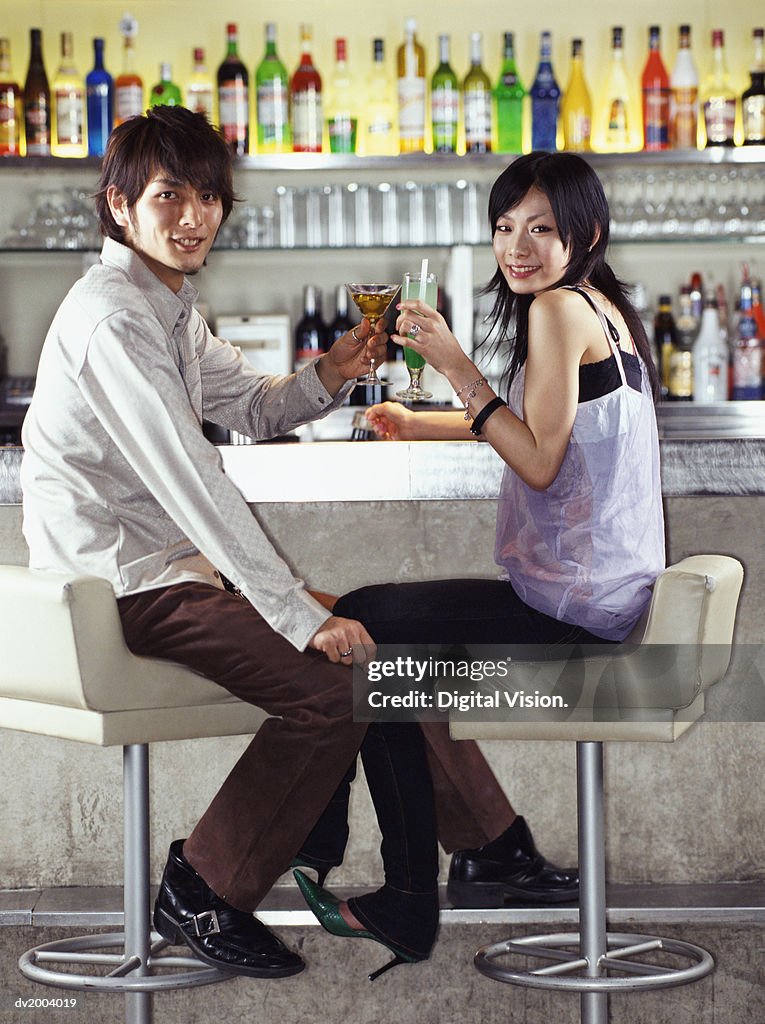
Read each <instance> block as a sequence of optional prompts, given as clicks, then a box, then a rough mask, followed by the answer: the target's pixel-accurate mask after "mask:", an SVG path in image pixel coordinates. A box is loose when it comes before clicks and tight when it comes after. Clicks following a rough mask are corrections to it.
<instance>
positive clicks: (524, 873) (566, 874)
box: [446, 815, 579, 908]
mask: <svg viewBox="0 0 765 1024" xmlns="http://www.w3.org/2000/svg"><path fill="white" fill-rule="evenodd" d="M446 895H447V897H448V899H449V902H450V903H451V904H452V906H454V907H481V908H483V907H502V906H504V905H505V904H506V903H507V902H512V901H518V902H524V903H566V902H568V901H570V900H575V899H577V898H578V896H579V871H578V869H577V868H558V867H556V866H555V865H554V864H551V863H550V862H549V861H548V860H545V858H544V857H543V856H542V854H541V853H540V852H539V850H537V848H536V845H535V843H534V838H533V836H532V835H531V831H530V830H529V826H528V825H527V824H526V822H525V821H524V819H523V818H522V817H520V815H519V816H518V817H517V818H516V819H515V821H514V822H513V824H512V825H511V826H510V828H508V829H507V830H506V831H505V832H503V833H502V835H501V836H499V837H498V838H497V839H495V840H493V842H491V843H487V844H486V846H481V847H480V848H479V849H477V850H457V851H456V852H455V853H453V854H452V862H451V866H450V868H449V881H448V883H447V887H446Z"/></svg>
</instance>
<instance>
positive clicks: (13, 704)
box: [0, 566, 266, 1024]
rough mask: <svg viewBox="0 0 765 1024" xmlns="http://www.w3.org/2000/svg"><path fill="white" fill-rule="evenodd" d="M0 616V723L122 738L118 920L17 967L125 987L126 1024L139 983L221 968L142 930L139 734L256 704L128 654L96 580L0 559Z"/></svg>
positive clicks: (184, 728) (196, 728)
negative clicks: (174, 951) (119, 924)
mask: <svg viewBox="0 0 765 1024" xmlns="http://www.w3.org/2000/svg"><path fill="white" fill-rule="evenodd" d="M0 622H2V623H3V645H2V648H3V650H2V655H3V656H2V663H1V665H0V727H2V728H4V729H17V730H21V731H22V732H30V733H37V734H39V735H44V736H56V737H61V738H64V739H70V740H78V741H79V742H81V743H91V744H95V745H97V746H102V747H111V746H121V747H122V748H123V791H124V911H125V916H124V932H120V933H109V934H102V935H91V936H79V937H76V938H67V939H63V940H59V941H56V942H49V943H46V944H45V945H41V946H37V947H35V948H33V949H30V950H28V951H27V952H26V953H24V954H23V956H22V957H21V959H20V961H19V967H20V969H21V972H22V973H23V974H24V975H25V976H26V977H28V978H31V979H32V980H33V981H37V982H42V983H43V984H46V985H55V986H59V987H61V988H66V989H78V990H84V991H101V992H122V993H125V1020H126V1022H127V1024H150V1022H151V1019H152V1005H151V993H153V992H157V991H161V990H163V989H177V988H187V987H190V986H197V985H207V984H210V983H212V982H218V981H224V980H228V979H229V978H231V977H233V975H231V974H228V973H224V972H223V971H220V970H217V969H216V968H213V967H209V966H207V965H205V964H203V963H201V961H199V960H197V959H196V958H195V957H193V956H190V955H187V956H172V955H166V954H165V953H164V951H165V950H166V948H167V947H168V945H169V943H167V942H166V941H165V940H164V939H162V938H161V936H159V935H158V934H157V933H156V932H152V929H151V914H150V900H151V897H150V883H149V842H150V837H149V744H150V743H153V742H157V741H160V740H181V739H196V738H198V737H203V736H237V735H242V734H249V733H254V732H256V731H257V729H258V728H259V726H260V725H261V723H262V722H263V721H264V719H265V717H266V715H265V714H264V712H262V711H261V710H260V709H259V708H256V707H253V706H252V705H249V704H246V703H244V702H242V701H240V700H238V699H237V698H236V697H233V696H232V695H231V694H229V693H228V692H227V691H226V690H224V689H223V687H220V686H216V685H215V684H214V683H211V682H210V681H209V680H207V679H205V678H204V677H202V676H200V675H198V674H197V673H195V672H192V671H190V670H188V669H186V668H183V667H182V666H180V665H175V664H173V663H171V662H168V661H160V660H157V659H152V658H138V657H136V656H135V655H133V654H131V653H130V652H129V650H128V649H127V647H126V645H125V641H124V638H123V633H122V627H121V624H120V619H119V613H118V611H117V603H116V600H115V597H114V592H113V590H112V587H111V585H110V584H109V583H108V582H107V581H106V580H102V579H98V578H96V577H93V576H78V577H75V576H66V575H61V574H58V573H51V572H40V571H35V570H31V569H26V568H21V567H18V566H0ZM115 949H116V950H117V951H116V952H113V950H115ZM106 951H109V952H106ZM67 965H69V966H68V969H66V968H67ZM82 965H89V966H90V967H92V965H97V966H98V967H99V968H101V969H104V970H105V972H106V973H101V974H94V973H92V972H89V973H81V972H80V971H79V970H78V968H81V966H82ZM62 967H63V968H65V969H60V968H62Z"/></svg>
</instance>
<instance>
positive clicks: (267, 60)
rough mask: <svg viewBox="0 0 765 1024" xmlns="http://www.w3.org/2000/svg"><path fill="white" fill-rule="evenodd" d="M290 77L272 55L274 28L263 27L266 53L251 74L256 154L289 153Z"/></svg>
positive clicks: (282, 65)
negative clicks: (254, 110)
mask: <svg viewBox="0 0 765 1024" xmlns="http://www.w3.org/2000/svg"><path fill="white" fill-rule="evenodd" d="M289 97H290V76H289V75H288V74H287V69H286V68H285V66H284V64H282V62H281V60H280V59H279V56H278V54H277V52H276V25H275V24H274V23H273V22H268V24H267V25H266V52H265V54H264V56H263V60H262V61H261V62H260V64H258V67H257V69H256V71H255V104H256V108H257V119H258V152H259V153H289V152H291V151H292V136H291V131H290V113H289Z"/></svg>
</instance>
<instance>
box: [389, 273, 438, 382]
mask: <svg viewBox="0 0 765 1024" xmlns="http://www.w3.org/2000/svg"><path fill="white" fill-rule="evenodd" d="M401 298H402V300H403V301H406V300H407V299H422V301H423V302H425V303H426V304H427V305H428V306H431V307H432V308H433V309H435V308H436V305H437V303H438V278H437V277H436V275H435V274H426V275H425V280H424V281H423V280H422V275H421V274H419V273H417V274H410V273H409V272H408V271H407V273H406V274H404V280H403V282H402V285H401ZM410 337H414V335H410ZM404 360H405V362H406V368H407V370H408V371H409V387H408V388H405V389H404V390H403V391H397V392H396V398H400V399H402V400H403V401H404V402H424V401H426V400H427V399H428V398H432V397H433V395H432V394H431V392H430V391H425V390H424V388H423V386H422V384H421V378H422V371H423V369H424V368H425V357H424V356H422V355H420V353H419V352H415V350H414V349H413V348H409V347H408V346H407V345H405V346H404Z"/></svg>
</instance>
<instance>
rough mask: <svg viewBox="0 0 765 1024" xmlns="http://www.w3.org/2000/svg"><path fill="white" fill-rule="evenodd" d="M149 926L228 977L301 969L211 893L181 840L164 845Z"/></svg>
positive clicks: (253, 921) (252, 920) (281, 974)
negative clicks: (166, 853) (167, 847)
mask: <svg viewBox="0 0 765 1024" xmlns="http://www.w3.org/2000/svg"><path fill="white" fill-rule="evenodd" d="M154 927H155V928H156V929H157V931H158V932H159V934H160V935H161V936H162V937H163V938H164V939H167V941H168V942H170V943H173V944H174V945H180V944H181V943H184V942H185V943H186V945H187V946H188V947H189V949H191V951H192V952H193V954H194V956H196V957H198V959H200V960H202V961H203V962H204V963H206V964H210V965H211V966H212V967H217V968H219V969H220V970H221V971H227V972H228V973H230V974H249V975H251V976H252V977H254V978H288V977H289V976H290V975H292V974H298V973H299V972H300V971H302V970H303V968H304V967H305V964H304V963H303V961H302V960H301V959H300V957H299V956H298V955H297V953H293V952H292V951H291V950H289V949H287V947H286V946H285V945H284V943H283V942H282V941H281V940H280V939H277V937H276V936H275V935H274V934H273V933H272V932H270V931H269V930H268V928H266V926H265V925H264V924H263V922H262V921H259V920H258V919H257V918H256V917H254V916H253V915H252V914H248V913H246V912H245V911H243V910H237V909H236V907H232V906H230V905H229V904H228V903H226V902H225V901H224V900H222V899H221V898H220V897H219V896H216V894H215V893H214V892H213V891H212V889H211V888H210V887H209V886H208V884H207V883H206V882H205V880H204V879H203V878H202V876H201V875H199V874H197V872H196V871H195V870H194V868H193V867H192V866H191V864H189V862H188V861H187V860H186V858H185V857H184V856H183V840H182V839H177V840H176V841H175V842H174V843H173V844H172V845H171V846H170V855H169V857H168V859H167V864H166V866H165V870H164V873H163V875H162V883H161V885H160V888H159V895H158V896H157V902H156V903H155V904H154Z"/></svg>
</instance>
